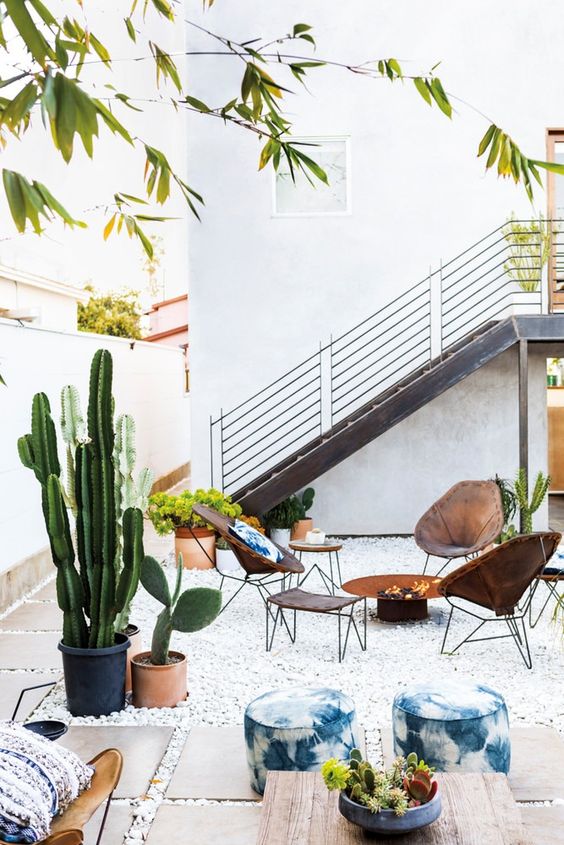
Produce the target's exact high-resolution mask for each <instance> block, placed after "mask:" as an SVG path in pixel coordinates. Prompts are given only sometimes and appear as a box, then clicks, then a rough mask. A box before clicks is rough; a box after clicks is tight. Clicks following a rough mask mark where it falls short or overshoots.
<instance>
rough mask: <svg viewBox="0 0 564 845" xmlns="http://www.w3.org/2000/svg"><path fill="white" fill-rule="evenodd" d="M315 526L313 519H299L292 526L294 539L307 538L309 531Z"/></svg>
mask: <svg viewBox="0 0 564 845" xmlns="http://www.w3.org/2000/svg"><path fill="white" fill-rule="evenodd" d="M312 528H313V519H298V521H297V522H295V523H294V527H293V528H292V537H291V539H292V540H305V538H306V534H307V532H308V531H311V529H312Z"/></svg>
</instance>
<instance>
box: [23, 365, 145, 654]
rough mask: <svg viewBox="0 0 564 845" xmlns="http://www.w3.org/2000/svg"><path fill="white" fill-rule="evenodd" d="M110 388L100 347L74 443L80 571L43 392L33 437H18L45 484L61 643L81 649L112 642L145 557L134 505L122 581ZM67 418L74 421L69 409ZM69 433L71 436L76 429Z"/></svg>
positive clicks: (128, 514)
mask: <svg viewBox="0 0 564 845" xmlns="http://www.w3.org/2000/svg"><path fill="white" fill-rule="evenodd" d="M111 388H112V358H111V355H110V353H109V352H107V351H106V350H102V349H101V350H98V352H96V354H95V355H94V359H93V361H92V368H91V373H90V399H89V404H88V436H87V437H85V439H84V442H78V445H76V446H75V455H74V467H73V469H74V490H73V494H74V495H73V499H74V501H75V502H76V543H77V546H76V548H77V553H78V559H79V570H77V568H76V565H75V551H74V548H73V543H72V535H71V531H70V525H69V519H68V514H67V510H66V502H65V497H64V493H63V487H62V484H61V481H60V478H59V476H60V473H61V468H60V464H59V458H58V452H57V436H56V432H55V425H54V423H53V419H52V417H51V409H50V406H49V401H48V399H47V397H46V396H45V394H43V393H38V394H37V395H36V396H35V397H34V399H33V406H32V423H31V434H26V435H24V436H23V437H21V438H20V439H19V441H18V451H19V454H20V458H21V460H22V463H23V464H24V466H26V467H29V468H30V469H32V470H33V471H34V473H35V476H36V478H37V479H38V481H39V483H40V484H41V491H42V506H43V514H44V517H45V524H46V527H47V532H48V535H49V541H50V544H51V553H52V556H53V562H54V563H55V565H56V566H57V599H58V602H59V607H60V608H61V610H62V611H63V615H64V618H63V642H64V643H65V645H69V646H74V647H76V648H85V647H91V648H105V647H107V646H111V645H113V643H114V623H115V619H116V615H117V614H118V613H119V612H121V611H122V610H123V607H124V603H125V602H126V601H131V597H132V590H134V589H135V588H136V586H137V583H138V578H139V569H140V565H141V559H142V557H143V543H142V536H143V514H142V513H141V511H140V510H138V509H135V508H132V509H128V510H126V511H125V513H124V566H123V570H122V573H121V575H120V577H119V582H117V583H116V566H115V549H116V524H117V514H116V508H115V499H114V466H113V458H112V450H113V444H114V429H113V400H112V395H111ZM68 398H69V399H70V395H69V397H68ZM65 420H66V424H67V423H68V425H69V426H70V422H69V417H68V414H67V416H66V417H65ZM75 433H76V429H75ZM66 437H69V439H70V437H71V434H70V428H67V433H66V435H65V439H66ZM78 440H79V438H77V441H78ZM85 616H86V617H87V619H88V620H89V624H87V620H86V618H85Z"/></svg>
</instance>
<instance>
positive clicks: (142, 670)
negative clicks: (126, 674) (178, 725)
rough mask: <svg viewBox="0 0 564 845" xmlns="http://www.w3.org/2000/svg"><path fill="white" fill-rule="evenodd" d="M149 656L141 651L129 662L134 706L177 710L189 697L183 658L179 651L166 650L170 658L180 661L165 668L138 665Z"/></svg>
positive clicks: (186, 668) (186, 672)
mask: <svg viewBox="0 0 564 845" xmlns="http://www.w3.org/2000/svg"><path fill="white" fill-rule="evenodd" d="M150 656H151V652H150V651H142V652H140V653H139V654H138V655H137V656H136V657H134V658H133V660H132V661H131V675H132V680H133V700H132V703H133V706H134V707H176V705H177V704H178V702H179V701H185V700H186V698H187V697H188V692H187V684H188V681H187V674H188V661H187V660H186V655H185V654H181V653H180V652H179V651H169V656H170V657H181V658H182V660H179V661H178V663H167V664H166V665H165V666H153V665H152V664H150V663H140V662H139V661H140V660H141V659H142V658H146V657H150Z"/></svg>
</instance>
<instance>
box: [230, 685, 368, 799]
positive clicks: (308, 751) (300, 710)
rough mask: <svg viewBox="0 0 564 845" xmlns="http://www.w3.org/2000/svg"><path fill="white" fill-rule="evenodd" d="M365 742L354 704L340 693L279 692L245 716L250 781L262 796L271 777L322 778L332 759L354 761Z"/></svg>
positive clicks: (263, 699) (264, 698) (251, 707)
mask: <svg viewBox="0 0 564 845" xmlns="http://www.w3.org/2000/svg"><path fill="white" fill-rule="evenodd" d="M360 742H361V737H360V731H359V728H358V724H357V720H356V711H355V706H354V701H353V700H352V699H351V698H349V696H347V695H345V694H344V693H342V692H340V691H339V690H334V689H327V688H322V689H305V688H298V689H286V690H273V691H272V692H267V693H265V694H264V695H261V696H260V697H259V698H256V699H255V700H254V701H252V702H251V703H250V704H249V705H248V707H247V709H246V711H245V743H246V746H247V763H248V767H249V775H250V780H251V786H252V788H253V789H254V790H255V792H258V793H259V794H260V795H262V794H263V793H264V787H265V784H266V776H267V773H268V772H269V771H277V772H280V771H282V772H316V771H319V770H320V769H321V766H322V765H323V763H324V762H325V761H326V760H329V759H330V758H331V757H335V758H336V759H337V760H348V758H349V754H350V752H351V751H352V749H353V748H358V747H359V745H360Z"/></svg>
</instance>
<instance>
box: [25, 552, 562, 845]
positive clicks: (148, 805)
mask: <svg viewBox="0 0 564 845" xmlns="http://www.w3.org/2000/svg"><path fill="white" fill-rule="evenodd" d="M319 560H320V558H319V556H313V555H311V556H306V555H304V563H305V565H306V567H307V566H308V564H309V563H313V562H318V561H319ZM423 562H424V556H423V553H422V552H421V551H420V550H419V549H418V548H417V547H416V546H415V544H414V542H413V540H412V539H405V538H383V539H369V538H356V539H349V540H345V541H343V550H342V552H341V568H342V574H343V579H344V580H349V579H351V578H355V577H360V576H363V575H370V574H376V573H389V572H418V571H419V572H420V571H421V569H422V566H423ZM437 568H438V567H437ZM165 569H166V572H167V576H168V578H169V580H170V581H172V580H173V578H174V561H173V560H172V559H170V560H168V561H167V562H166V564H165ZM432 571H434V570H432ZM316 578H317V576H315V575H312V577H311V578H310V579H309V580H308V583H307V585H306V587H307V588H308V589H309V590H317V589H320V584H319V583H318V582H317V581H316ZM195 585H199V586H216V587H217V586H219V576H218V574H217V573H216V572H215V571H207V572H195V571H187V572H186V573H185V578H184V587H189V586H195ZM541 586H542V585H541ZM235 588H236V585H235V583H234V582H233V581H231V582H226V587H225V589H226V596H227V597H228V596H229V595H230V594H231V592H232V591H233V590H234V589H235ZM539 595H540V594H539ZM225 600H227V598H226V599H225ZM373 605H374V603H373ZM429 606H430V609H431V615H430V618H429V619H428V620H426V621H425V622H418V623H404V624H401V625H394V624H385V623H380V622H378V621H375V620H374V619H371V620H370V621H369V624H368V648H367V651H366V652H362V651H361V650H360V647H359V644H358V642H357V641H356V638H352V637H351V640H350V642H349V650H348V652H347V655H346V659H345V661H344V662H343V663H342V664H341V665H339V663H338V661H337V620H336V619H332V618H323V617H319V616H316V615H313V614H303V613H302V614H299V616H298V638H297V642H296V644H295V645H293V646H292V645H291V643H290V642H289V639H288V637H287V635H286V634H285V632H284V630H283V629H282V630H279V631H278V632H277V639H276V640H275V643H274V647H273V650H272V652H270V653H267V652H266V651H265V630H264V627H265V619H264V616H265V614H264V607H263V605H262V602H261V600H260V597H259V595H258V591H256V590H254V589H252V588H246V589H245V590H244V591H243V592H242V593H241V594H240V595H239V596H238V597H237V599H236V600H235V602H234V603H233V604H232V605H230V607H229V608H228V609H227V610H226V612H225V613H224V614H222V615H221V616H220V617H219V619H218V620H217V621H216V622H215V623H214V624H213V625H212V626H211V627H209V628H207V629H205V630H204V631H201V632H199V633H197V634H179V633H174V634H173V639H172V647H173V648H174V649H177V650H180V651H183V652H185V653H186V654H187V655H188V660H189V690H190V697H189V700H188V701H187V702H186V703H185V704H183V705H182V706H180V707H178V708H176V709H171V710H135V709H133V708H132V707H128V708H127V709H126V710H125V711H124V712H122V713H116V714H113V715H111V716H109V717H107V718H105V719H99V720H94V719H72V718H71V717H70V715H69V713H68V711H67V710H66V708H65V702H64V691H63V689H62V688H61V686H59V687H57V688H56V689H55V690H53V692H52V693H50V694H49V696H48V697H47V698H46V699H45V700H44V702H43V704H42V705H41V706H40V708H39V709H38V711H36V713H35V715H34V718H58V719H62V720H64V721H67V722H72V724H91V723H96V724H100V723H107V724H139V725H147V724H159V725H174V726H175V727H176V730H175V732H174V735H173V738H172V741H171V744H170V746H169V749H168V752H167V754H166V756H165V758H164V760H163V761H162V764H161V767H160V769H159V771H158V772H157V775H156V781H157V782H156V783H154V784H152V785H151V787H150V790H149V794H148V799H149V800H145V801H143V802H140V803H139V806H138V807H137V808H136V810H135V813H136V818H135V820H134V823H133V826H132V828H131V830H130V832H129V835H128V839H127V840H126V842H128V843H130V845H133V843H134V842H139V840H141V839H143V838H144V837H145V835H146V832H147V830H148V827H149V825H150V823H151V821H152V819H153V817H154V813H155V812H156V809H157V807H158V805H159V804H160V803H161V802H162V801H163V796H164V793H165V791H166V787H167V784H168V781H169V778H170V775H171V774H172V771H173V769H174V766H175V764H176V761H177V759H178V756H179V754H180V751H181V748H182V746H183V744H184V741H185V738H186V735H187V733H188V732H189V730H190V728H191V726H192V725H215V726H221V725H241V724H242V721H243V713H244V709H245V707H246V705H247V704H248V703H249V701H251V700H252V699H253V698H255V697H256V696H258V695H260V694H262V693H263V692H266V691H267V690H270V689H273V688H280V687H291V686H294V685H295V686H304V685H305V686H329V687H335V688H337V689H341V690H343V691H344V692H346V693H348V694H349V695H351V696H352V698H353V699H354V700H355V702H356V706H357V711H358V714H359V719H360V723H361V724H363V725H364V726H365V727H366V729H367V740H368V748H369V752H370V753H371V755H372V757H373V758H377V757H378V755H379V753H380V745H379V736H380V734H379V730H380V728H382V727H387V726H389V725H390V723H391V706H392V700H393V698H394V695H395V694H396V693H397V692H398V690H399V689H400V688H401V687H403V686H405V685H407V684H411V683H416V682H420V681H427V682H432V680H433V679H434V678H450V677H453V676H455V675H457V676H458V677H460V678H466V679H473V680H476V681H479V682H482V683H486V684H489V685H491V686H492V687H494V688H495V689H497V690H498V691H500V692H501V693H502V694H503V695H504V696H505V700H506V702H507V705H508V708H509V713H510V718H511V720H512V721H513V722H516V721H520V722H523V723H526V724H537V725H551V726H554V727H556V728H557V729H558V730H559V731H560V732H562V733H564V697H563V696H562V682H563V680H564V664H563V650H562V634H561V625H558V624H554V623H553V622H551V618H550V617H551V613H550V612H548V611H547V612H546V613H545V617H544V619H543V620H542V621H541V622H540V623H539V625H538V626H537V628H536V629H534V630H533V631H530V644H531V651H532V654H533V660H534V663H533V669H532V670H528V669H527V668H526V667H525V665H524V664H523V662H522V660H521V657H520V656H519V653H518V651H517V649H516V648H515V646H514V644H513V643H512V642H511V641H510V640H498V641H493V642H489V643H480V644H475V645H468V646H466V647H464V648H463V649H462V650H461V651H460V652H459V653H457V654H456V655H453V656H448V655H441V654H440V646H441V642H442V637H443V633H444V627H445V624H446V618H447V610H446V609H447V607H448V605H447V604H446V602H445V601H444V600H443V599H440V600H435V601H432V602H429ZM157 611H158V605H157V603H156V602H155V601H154V600H153V599H152V598H151V597H150V596H148V595H147V593H145V592H144V590H143V589H142V588H140V590H139V594H138V596H137V598H136V600H135V605H134V610H133V613H132V620H133V621H134V622H135V623H136V624H138V625H139V626H140V628H141V630H142V632H143V638H144V642H145V644H146V645H147V646H148V645H149V642H150V636H151V629H152V625H153V623H154V619H155V616H156V613H157ZM469 623H470V620H469V619H468V617H467V618H466V619H464V618H460V619H459V620H457V621H456V622H455V623H454V624H453V628H452V629H451V634H452V637H453V638H454V639H453V641H455V642H457V641H459V640H460V639H462V637H463V636H464V631H466V632H469V630H470V627H469ZM499 627H500V628H501V625H500V626H499ZM500 633H501V631H500ZM158 781H160V782H158ZM197 803H201V802H197Z"/></svg>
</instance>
